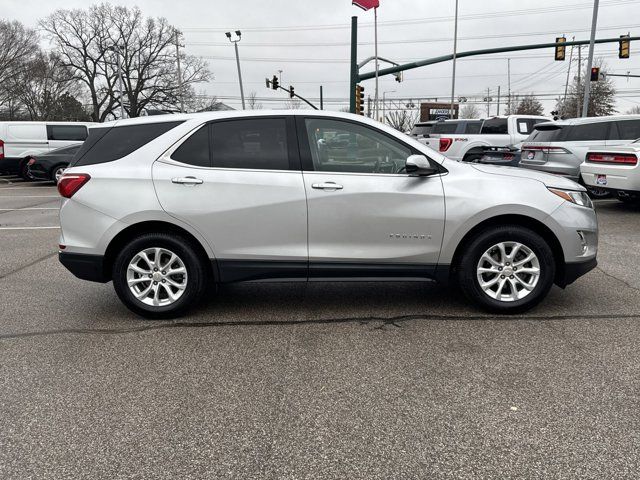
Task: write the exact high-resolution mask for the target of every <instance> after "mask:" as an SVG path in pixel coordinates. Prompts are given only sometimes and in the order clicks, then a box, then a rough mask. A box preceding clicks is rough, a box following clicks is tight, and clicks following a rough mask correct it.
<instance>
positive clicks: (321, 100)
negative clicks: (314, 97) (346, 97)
mask: <svg viewBox="0 0 640 480" xmlns="http://www.w3.org/2000/svg"><path fill="white" fill-rule="evenodd" d="M320 110H324V102H323V98H322V85H320Z"/></svg>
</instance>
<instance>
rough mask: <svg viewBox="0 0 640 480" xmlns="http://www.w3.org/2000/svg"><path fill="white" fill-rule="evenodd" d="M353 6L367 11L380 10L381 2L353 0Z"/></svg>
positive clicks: (378, 0) (376, 0)
mask: <svg viewBox="0 0 640 480" xmlns="http://www.w3.org/2000/svg"><path fill="white" fill-rule="evenodd" d="M351 4H352V5H355V6H356V7H360V8H361V9H363V10H365V11H366V10H369V9H370V8H378V7H379V6H380V0H353V1H352V2H351Z"/></svg>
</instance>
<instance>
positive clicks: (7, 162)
mask: <svg viewBox="0 0 640 480" xmlns="http://www.w3.org/2000/svg"><path fill="white" fill-rule="evenodd" d="M21 161H22V158H14V157H4V158H3V159H0V173H18V172H19V171H20V162H21Z"/></svg>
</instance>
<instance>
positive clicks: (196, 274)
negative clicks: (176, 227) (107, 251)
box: [113, 233, 209, 319]
mask: <svg viewBox="0 0 640 480" xmlns="http://www.w3.org/2000/svg"><path fill="white" fill-rule="evenodd" d="M156 247H159V248H162V249H167V250H169V251H171V252H173V253H175V254H176V255H177V256H178V257H179V258H180V260H182V262H183V263H184V266H185V268H186V271H187V282H186V287H185V289H184V292H183V293H182V295H181V296H180V297H179V298H178V299H177V300H175V302H174V303H171V304H169V305H165V306H153V305H147V304H145V303H143V302H142V301H140V300H138V299H137V298H136V297H135V296H134V294H133V293H132V292H131V290H130V289H129V286H128V283H127V269H128V266H129V263H130V262H131V261H132V260H133V258H134V257H135V256H136V255H137V254H138V253H139V252H141V251H143V250H145V249H147V248H156ZM207 268H208V267H207V265H205V263H204V259H202V258H201V257H200V256H199V255H198V253H197V251H196V249H195V248H194V246H193V245H192V244H191V242H190V241H189V240H188V239H186V238H184V237H182V236H180V235H176V234H173V233H147V234H144V235H140V236H139V237H137V238H135V239H134V240H132V241H131V242H129V243H128V244H127V245H125V246H124V248H123V249H122V250H121V252H120V253H119V254H118V255H117V257H116V259H115V262H114V264H113V286H114V288H115V291H116V293H117V294H118V297H120V300H122V302H123V303H124V304H125V305H126V306H127V308H129V310H131V311H132V312H134V313H136V314H138V315H140V316H142V317H145V318H151V319H163V318H175V317H178V316H180V315H182V314H184V313H185V312H186V311H187V310H188V309H189V308H191V307H193V306H195V305H197V304H198V303H199V301H200V300H201V299H202V296H203V294H204V292H205V290H206V288H207V284H208V278H209V277H208V269H207ZM158 288H159V287H158Z"/></svg>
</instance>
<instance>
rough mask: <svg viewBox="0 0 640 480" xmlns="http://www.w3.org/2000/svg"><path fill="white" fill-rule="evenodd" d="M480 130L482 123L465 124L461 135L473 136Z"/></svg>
mask: <svg viewBox="0 0 640 480" xmlns="http://www.w3.org/2000/svg"><path fill="white" fill-rule="evenodd" d="M481 129H482V122H467V123H466V124H465V127H464V131H463V132H462V133H468V134H470V135H474V134H476V133H480V130H481Z"/></svg>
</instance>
